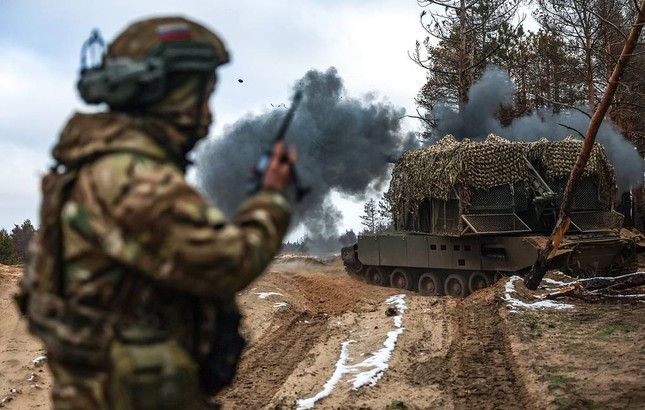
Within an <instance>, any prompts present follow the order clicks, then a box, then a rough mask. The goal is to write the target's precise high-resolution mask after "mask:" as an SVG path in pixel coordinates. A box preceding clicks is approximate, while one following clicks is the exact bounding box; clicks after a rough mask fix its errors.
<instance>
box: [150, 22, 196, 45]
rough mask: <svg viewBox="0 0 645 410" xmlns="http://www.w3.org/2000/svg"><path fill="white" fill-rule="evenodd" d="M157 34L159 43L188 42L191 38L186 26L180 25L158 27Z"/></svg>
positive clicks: (191, 35)
mask: <svg viewBox="0 0 645 410" xmlns="http://www.w3.org/2000/svg"><path fill="white" fill-rule="evenodd" d="M157 32H158V33H159V40H161V41H174V40H190V39H192V38H193V34H192V33H191V32H190V30H189V29H188V25H186V24H182V23H176V24H165V25H163V26H159V27H158V28H157Z"/></svg>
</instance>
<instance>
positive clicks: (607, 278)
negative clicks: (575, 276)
mask: <svg viewBox="0 0 645 410" xmlns="http://www.w3.org/2000/svg"><path fill="white" fill-rule="evenodd" d="M640 274H642V272H634V273H628V274H626V275H621V276H615V277H612V276H597V277H593V278H585V279H579V280H578V282H580V283H585V282H590V281H593V280H598V279H601V280H614V279H624V278H628V277H630V276H637V275H640Z"/></svg>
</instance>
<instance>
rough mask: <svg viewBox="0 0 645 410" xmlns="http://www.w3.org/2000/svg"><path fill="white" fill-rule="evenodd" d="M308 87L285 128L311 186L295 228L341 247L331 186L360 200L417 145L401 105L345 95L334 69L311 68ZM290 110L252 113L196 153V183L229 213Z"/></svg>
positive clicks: (301, 86)
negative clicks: (405, 129) (405, 127)
mask: <svg viewBox="0 0 645 410" xmlns="http://www.w3.org/2000/svg"><path fill="white" fill-rule="evenodd" d="M297 90H301V91H302V92H303V101H302V103H301V105H300V106H299V107H298V109H297V111H296V112H295V115H294V117H293V121H292V123H291V125H290V127H289V130H288V132H287V136H286V141H287V144H288V145H295V146H296V147H297V149H298V164H297V172H298V176H299V178H300V180H301V182H302V184H303V185H306V186H308V187H310V188H311V189H312V190H311V192H310V193H309V194H308V195H307V196H306V197H305V198H304V200H303V201H302V202H300V203H298V204H296V205H295V213H294V219H293V223H292V227H296V226H298V225H300V224H302V225H304V227H305V229H306V231H307V235H308V236H309V238H310V239H311V240H312V242H311V244H312V245H314V246H316V245H317V246H318V247H319V250H321V249H320V246H324V245H325V242H326V244H327V245H328V248H329V250H334V251H337V250H338V248H339V246H340V245H339V242H338V237H339V232H338V228H337V226H338V224H339V222H340V221H341V219H342V213H341V210H339V209H338V208H337V207H336V206H334V204H333V203H331V201H330V199H329V194H330V193H331V192H332V191H337V192H339V193H341V194H344V195H346V196H350V197H353V198H355V199H356V200H363V199H364V198H365V196H366V195H368V194H371V193H373V192H375V191H377V190H380V189H382V188H383V187H384V184H385V183H386V182H387V181H388V180H389V170H390V167H389V162H390V161H392V159H396V158H398V156H399V155H400V154H401V152H402V151H403V150H406V149H410V148H413V147H416V146H417V145H418V144H417V142H416V139H415V138H414V136H413V134H412V133H409V134H407V135H403V133H402V131H401V117H402V116H403V115H404V114H405V110H404V109H403V108H399V107H395V106H393V105H391V104H389V103H384V102H377V101H374V100H373V99H369V98H365V99H363V100H359V99H354V98H350V97H348V96H347V95H346V92H345V88H344V86H343V81H342V79H341V78H340V77H339V75H338V73H337V72H336V69H335V68H333V67H332V68H329V69H328V70H327V71H326V72H324V73H323V72H320V71H316V70H312V71H309V72H308V73H307V74H305V76H304V77H303V78H302V79H301V80H299V81H298V82H297V85H296V86H295V87H294V93H295V91H297ZM285 114H286V109H285V108H284V107H283V108H276V109H273V110H272V111H270V112H267V113H265V114H262V115H256V116H251V115H249V116H247V117H245V118H242V119H240V120H238V121H237V122H235V123H234V124H232V125H230V126H227V127H226V128H225V129H224V131H223V135H220V136H218V137H217V138H214V139H210V140H208V141H205V142H204V143H203V144H202V145H201V146H200V148H199V150H198V152H197V153H196V158H195V159H196V161H195V167H196V174H197V179H198V184H199V186H200V187H201V188H202V189H203V191H204V192H206V194H207V196H208V197H209V198H210V199H211V200H212V201H213V202H214V203H215V205H216V206H218V207H219V208H221V209H222V210H223V211H224V213H225V214H226V215H227V216H229V217H230V216H232V215H233V214H234V213H235V210H236V209H237V208H238V206H239V205H240V203H241V202H242V201H243V200H244V199H245V198H246V196H247V193H246V181H247V178H248V176H249V175H250V170H251V168H252V167H253V165H254V164H255V162H256V161H257V160H258V158H259V157H260V156H261V155H262V154H263V152H264V151H266V150H267V149H268V148H269V147H270V146H271V144H272V141H273V139H274V138H275V135H276V133H277V131H278V129H279V128H280V124H281V123H282V120H283V118H284V116H285Z"/></svg>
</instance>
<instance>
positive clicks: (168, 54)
mask: <svg viewBox="0 0 645 410" xmlns="http://www.w3.org/2000/svg"><path fill="white" fill-rule="evenodd" d="M167 38H169V39H170V41H162V42H159V44H156V45H155V46H154V47H152V48H151V49H150V51H148V52H147V53H146V54H145V56H144V57H143V59H142V60H139V61H137V60H134V59H132V58H130V57H127V56H122V57H114V58H110V59H106V56H105V51H106V47H105V43H104V42H103V39H102V38H101V35H100V34H99V32H98V31H97V30H94V31H93V32H92V34H91V35H90V38H89V39H88V40H87V41H86V42H85V43H84V44H83V47H82V50H81V73H80V78H79V81H78V83H77V88H78V90H79V93H80V95H81V97H82V98H83V100H84V101H85V102H87V103H88V104H100V103H106V104H107V105H109V106H110V107H111V108H136V107H141V106H145V105H149V104H153V103H155V102H157V101H159V100H161V99H162V98H163V97H164V96H165V95H166V93H167V92H168V77H169V75H170V74H172V73H182V72H183V73H196V74H210V73H214V71H215V68H216V67H217V66H219V65H222V64H225V63H227V62H228V54H227V53H226V51H225V50H223V46H222V47H220V48H221V49H220V50H218V49H216V47H215V46H213V45H212V44H209V43H208V42H200V41H190V40H189V41H186V38H181V37H179V38H177V39H175V38H173V37H167ZM97 49H98V50H97ZM97 52H98V54H99V56H98V58H99V61H98V62H97V63H96V64H94V65H91V64H88V62H87V58H88V57H92V56H93V54H94V57H96V54H97Z"/></svg>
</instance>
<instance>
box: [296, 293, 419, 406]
mask: <svg viewBox="0 0 645 410" xmlns="http://www.w3.org/2000/svg"><path fill="white" fill-rule="evenodd" d="M385 303H386V304H388V305H395V306H396V308H397V311H398V312H400V313H399V314H398V315H397V316H393V319H394V326H395V327H396V329H395V330H392V331H390V332H388V334H387V338H386V339H385V342H383V348H381V349H379V350H377V351H376V352H372V353H371V354H370V355H369V357H368V358H367V359H365V360H363V361H362V362H360V363H357V364H354V365H348V364H347V360H348V359H349V355H348V353H347V346H348V345H349V344H350V343H354V342H355V341H354V340H346V341H344V342H343V343H342V344H341V351H340V359H338V361H337V362H336V369H335V370H334V373H333V374H332V376H331V378H330V379H329V380H328V381H327V382H326V383H325V385H324V387H323V390H322V391H321V392H320V393H318V394H316V395H315V396H313V397H311V398H308V399H299V400H298V401H297V402H296V403H297V405H298V407H297V409H298V410H306V409H311V408H312V407H313V406H314V404H315V403H316V401H318V400H320V399H322V398H324V397H327V396H329V394H330V393H331V392H332V390H333V388H334V386H335V385H336V384H337V383H338V382H339V381H340V380H341V379H342V377H343V375H344V374H347V373H355V374H356V375H355V376H354V377H353V378H352V379H350V380H349V383H352V387H353V389H354V390H358V389H359V388H360V387H363V386H365V385H369V386H374V385H375V384H376V383H377V382H378V381H379V380H380V379H381V377H382V376H383V372H384V371H385V369H387V368H388V364H387V362H388V361H389V360H390V357H391V356H392V351H393V350H394V347H395V346H396V341H397V339H398V337H399V335H400V334H401V333H403V330H405V328H404V327H402V324H403V316H402V313H403V312H405V310H406V309H407V306H406V304H405V295H396V296H392V297H390V298H388V299H387V300H386V301H385ZM359 356H360V357H363V356H366V354H365V353H361V354H360V355H359Z"/></svg>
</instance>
